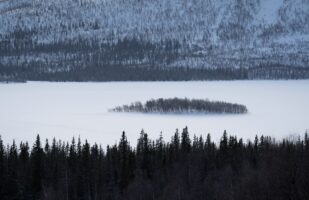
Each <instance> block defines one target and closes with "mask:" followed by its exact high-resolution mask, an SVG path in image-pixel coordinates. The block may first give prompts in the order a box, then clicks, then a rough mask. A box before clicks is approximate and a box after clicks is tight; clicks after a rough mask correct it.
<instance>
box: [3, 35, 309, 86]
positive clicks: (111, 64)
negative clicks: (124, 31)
mask: <svg viewBox="0 0 309 200" xmlns="http://www.w3.org/2000/svg"><path fill="white" fill-rule="evenodd" d="M35 34H36V30H19V29H17V30H16V31H14V32H12V33H10V34H8V35H5V36H2V38H0V81H21V80H24V81H26V80H32V81H179V80H181V81H183V80H246V79H305V78H309V68H308V67H301V65H300V64H297V62H296V61H295V63H293V64H292V65H291V66H289V65H288V64H287V65H282V64H280V62H279V61H278V63H276V62H275V63H273V64H269V63H262V64H261V63H260V64H259V65H258V63H259V62H257V61H254V60H250V59H246V60H242V59H241V58H238V59H233V58H231V59H223V60H222V59H219V58H216V54H215V53H214V52H212V51H217V50H213V49H212V47H210V48H209V49H207V52H208V53H207V55H203V54H202V55H195V54H194V52H195V51H196V50H194V49H191V48H189V46H188V44H186V41H185V40H184V39H183V40H182V39H181V38H180V39H178V40H176V39H166V40H161V41H157V42H149V41H147V40H146V39H142V38H139V37H135V36H134V37H124V38H122V39H116V38H114V37H113V36H111V37H110V38H106V40H99V39H95V38H93V39H84V38H75V39H70V40H66V41H57V42H52V43H46V44H45V43H38V42H37V41H35V40H33V39H32V37H33V36H34V35H35ZM214 49H215V48H214ZM212 53H214V55H211V54H212ZM217 53H218V52H217ZM227 57H229V56H228V55H227ZM192 58H194V59H193V60H192ZM293 59H295V60H297V59H298V58H297V59H296V58H293ZM293 59H292V60H293ZM304 59H305V58H304ZM189 60H192V61H191V62H188V61H189ZM303 61H304V62H306V60H303ZM243 62H244V63H243ZM251 62H253V63H251ZM263 62H264V61H263ZM207 63H208V64H207ZM239 63H243V64H242V65H241V66H243V67H240V68H238V67H235V66H239ZM297 66H299V67H297Z"/></svg>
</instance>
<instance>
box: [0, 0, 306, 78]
mask: <svg viewBox="0 0 309 200" xmlns="http://www.w3.org/2000/svg"><path fill="white" fill-rule="evenodd" d="M0 16H1V20H0V79H1V80H15V81H16V80H74V81H89V80H95V81H110V80H192V79H193V80H205V79H282V78H288V79H297V78H308V77H309V69H308V67H309V66H308V65H309V23H308V21H309V1H308V0H272V1H269V0H192V1H183V0H126V1H124V0H67V1H62V0H54V1H48V0H42V1H38V0H1V1H0Z"/></svg>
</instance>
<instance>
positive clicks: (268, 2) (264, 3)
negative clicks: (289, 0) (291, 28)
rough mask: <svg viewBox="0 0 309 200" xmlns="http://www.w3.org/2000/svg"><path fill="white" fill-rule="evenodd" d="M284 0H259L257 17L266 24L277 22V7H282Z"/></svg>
mask: <svg viewBox="0 0 309 200" xmlns="http://www.w3.org/2000/svg"><path fill="white" fill-rule="evenodd" d="M283 2H284V0H260V11H259V13H258V15H257V17H256V18H257V19H258V20H261V21H262V22H265V23H268V24H275V23H277V22H278V18H279V9H280V8H281V7H282V5H283Z"/></svg>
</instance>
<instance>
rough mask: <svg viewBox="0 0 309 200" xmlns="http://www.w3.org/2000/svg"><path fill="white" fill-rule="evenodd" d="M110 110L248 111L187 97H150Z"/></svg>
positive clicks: (242, 107)
mask: <svg viewBox="0 0 309 200" xmlns="http://www.w3.org/2000/svg"><path fill="white" fill-rule="evenodd" d="M110 111H111V112H138V113H162V114H168V113H175V114H187V113H190V114H245V113H247V112H248V110H247V107H246V106H245V105H241V104H236V103H227V102H223V101H210V100H208V99H187V98H168V99H163V98H159V99H151V100H148V101H147V102H146V103H145V104H142V103H141V102H135V103H131V104H130V105H123V106H118V107H115V108H113V109H111V110H110Z"/></svg>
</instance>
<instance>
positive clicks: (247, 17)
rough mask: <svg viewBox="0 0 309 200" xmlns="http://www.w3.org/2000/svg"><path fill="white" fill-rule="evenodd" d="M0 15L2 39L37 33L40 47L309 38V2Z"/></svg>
mask: <svg viewBox="0 0 309 200" xmlns="http://www.w3.org/2000/svg"><path fill="white" fill-rule="evenodd" d="M0 16H1V21H0V25H1V26H0V33H1V34H2V35H5V34H8V33H10V32H13V31H14V30H16V29H18V28H21V29H28V30H35V31H36V32H38V34H37V35H35V37H36V39H37V40H38V41H40V42H41V41H42V42H52V41H53V40H64V39H67V38H74V37H79V36H82V37H100V38H102V39H104V38H106V37H108V36H110V35H114V36H115V37H116V38H118V37H124V36H132V35H137V36H139V37H146V38H147V39H150V40H161V39H165V38H176V39H182V38H185V39H186V40H188V41H189V42H201V41H205V40H207V42H213V43H215V44H216V43H217V42H218V43H220V42H222V41H224V43H225V42H226V40H227V41H235V40H236V41H237V42H240V41H246V43H247V42H248V40H249V41H250V42H254V41H259V40H262V39H265V38H263V37H267V36H268V35H270V34H272V35H275V36H276V37H281V35H282V34H284V35H294V34H297V35H300V34H301V35H302V36H303V37H302V38H299V37H297V39H304V40H307V39H308V35H309V0H192V1H183V0H142V1H141V0H126V1H124V0H86V1H85V0H66V1H63V0H53V1H50V0H2V1H1V2H0ZM267 33H268V34H267ZM265 34H266V36H265ZM253 35H254V37H252V36H253ZM246 37H248V38H246Z"/></svg>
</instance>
